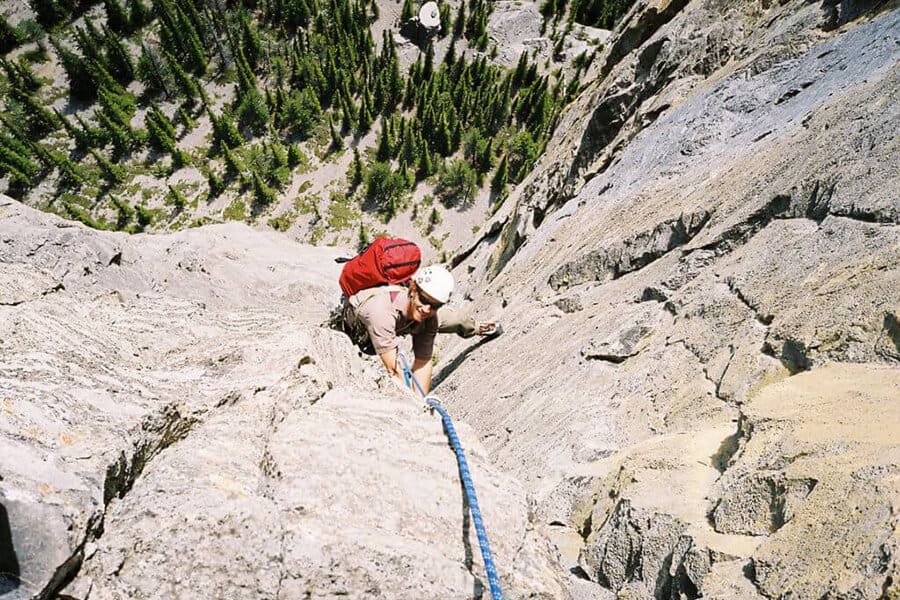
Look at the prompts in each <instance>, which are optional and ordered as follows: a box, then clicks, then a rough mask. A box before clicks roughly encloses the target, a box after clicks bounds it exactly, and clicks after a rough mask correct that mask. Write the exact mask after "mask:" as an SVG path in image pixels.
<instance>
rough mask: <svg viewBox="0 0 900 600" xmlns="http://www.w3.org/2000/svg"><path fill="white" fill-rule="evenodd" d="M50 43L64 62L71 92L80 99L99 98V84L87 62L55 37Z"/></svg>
mask: <svg viewBox="0 0 900 600" xmlns="http://www.w3.org/2000/svg"><path fill="white" fill-rule="evenodd" d="M50 43H51V44H53V47H54V48H55V49H56V55H57V57H58V58H59V62H60V63H61V64H62V67H63V70H64V71H65V72H66V77H67V78H68V80H69V93H70V94H71V95H72V96H73V97H74V98H77V99H78V100H84V101H90V100H94V99H96V98H97V84H96V83H95V82H94V78H93V75H92V73H91V70H90V68H89V67H88V64H87V62H86V61H85V60H84V59H83V58H82V57H80V56H78V55H77V54H76V53H74V52H72V51H71V50H69V49H68V48H66V47H65V46H63V45H62V44H60V43H59V42H58V41H57V40H56V39H55V38H51V39H50Z"/></svg>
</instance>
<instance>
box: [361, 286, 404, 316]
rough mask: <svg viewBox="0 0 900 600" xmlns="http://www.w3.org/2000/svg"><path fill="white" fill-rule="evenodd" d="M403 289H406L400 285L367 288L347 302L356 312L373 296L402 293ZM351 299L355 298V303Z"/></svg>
mask: <svg viewBox="0 0 900 600" xmlns="http://www.w3.org/2000/svg"><path fill="white" fill-rule="evenodd" d="M405 289H406V286H402V285H379V286H378V287H373V288H369V289H367V290H363V291H361V292H359V293H358V294H356V295H355V296H352V297H351V298H350V300H349V301H350V305H351V306H353V308H354V310H357V311H358V310H359V309H360V308H362V306H363V304H365V303H366V302H368V301H369V300H371V299H372V298H374V297H375V296H377V295H379V294H387V293H391V294H393V293H394V292H402V291H404V290H405ZM353 298H355V299H356V301H354V300H353ZM392 299H393V297H392Z"/></svg>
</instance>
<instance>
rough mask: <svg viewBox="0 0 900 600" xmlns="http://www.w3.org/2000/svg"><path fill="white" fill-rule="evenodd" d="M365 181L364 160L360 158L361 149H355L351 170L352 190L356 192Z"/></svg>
mask: <svg viewBox="0 0 900 600" xmlns="http://www.w3.org/2000/svg"><path fill="white" fill-rule="evenodd" d="M362 181H363V166H362V159H361V158H360V157H359V148H357V147H355V146H354V148H353V164H352V165H351V168H350V189H352V190H355V189H356V188H357V187H358V186H359V184H361V183H362Z"/></svg>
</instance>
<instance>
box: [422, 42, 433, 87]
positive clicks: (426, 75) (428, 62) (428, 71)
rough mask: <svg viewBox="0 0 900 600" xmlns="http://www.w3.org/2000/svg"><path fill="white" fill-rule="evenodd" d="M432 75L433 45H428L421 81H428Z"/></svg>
mask: <svg viewBox="0 0 900 600" xmlns="http://www.w3.org/2000/svg"><path fill="white" fill-rule="evenodd" d="M433 74H434V44H428V48H426V50H425V66H424V67H423V68H422V79H423V80H424V81H428V80H429V79H431V76H432V75H433Z"/></svg>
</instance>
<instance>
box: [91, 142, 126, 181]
mask: <svg viewBox="0 0 900 600" xmlns="http://www.w3.org/2000/svg"><path fill="white" fill-rule="evenodd" d="M88 152H90V154H91V156H93V157H94V160H95V161H97V166H98V167H100V172H101V173H103V178H104V179H105V180H106V181H107V182H108V183H119V182H120V181H122V180H123V179H124V178H125V169H123V168H122V167H121V166H119V165H117V164H114V163H113V162H112V161H110V160H109V159H108V158H106V157H104V156H103V155H101V154H100V153H99V152H97V150H95V149H94V148H91V149H90V150H89V151H88Z"/></svg>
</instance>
